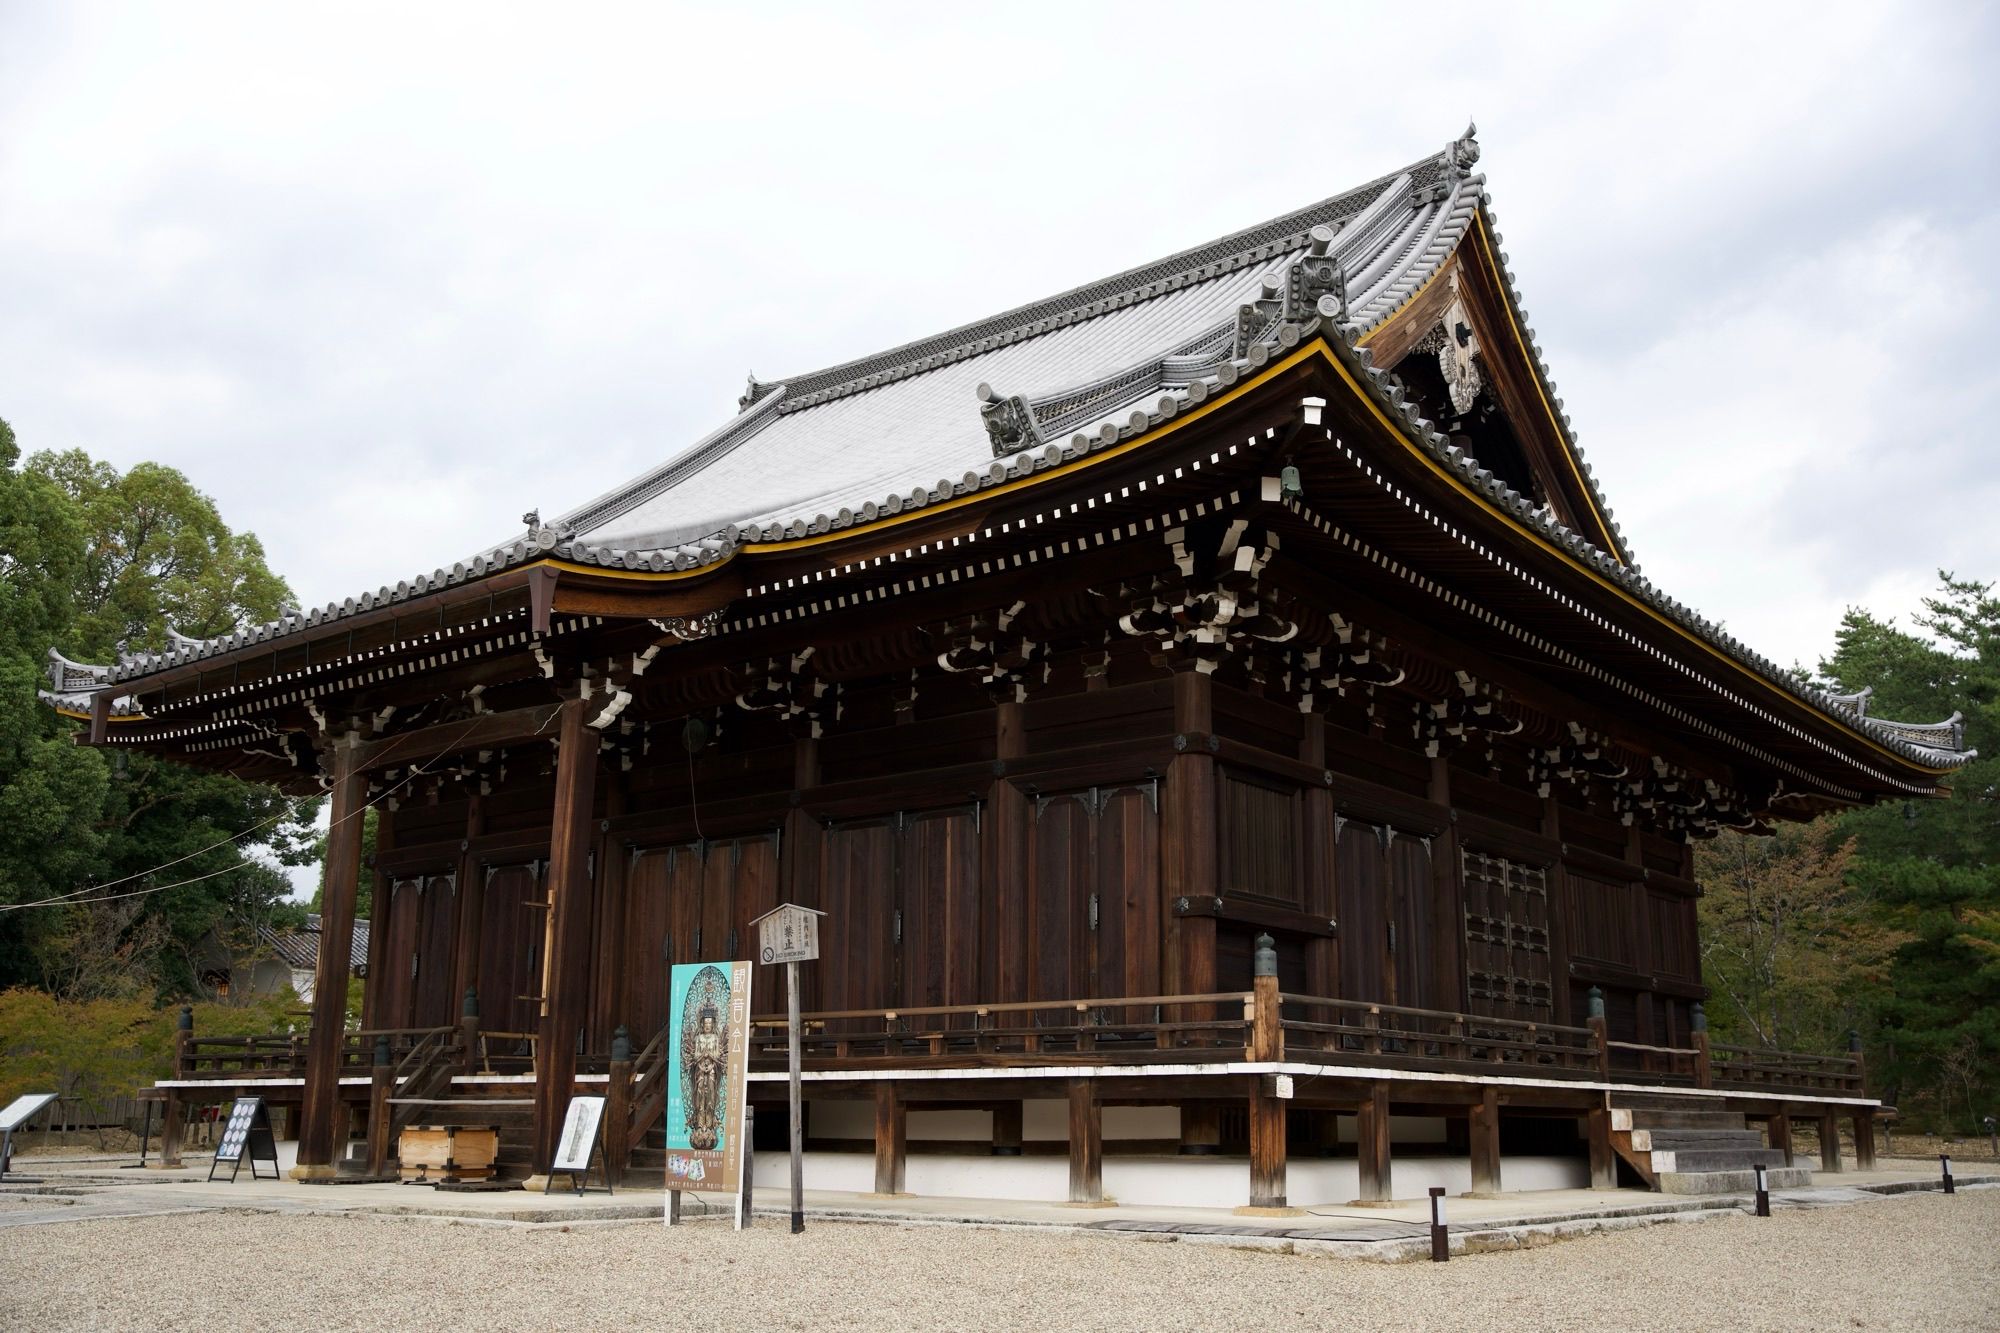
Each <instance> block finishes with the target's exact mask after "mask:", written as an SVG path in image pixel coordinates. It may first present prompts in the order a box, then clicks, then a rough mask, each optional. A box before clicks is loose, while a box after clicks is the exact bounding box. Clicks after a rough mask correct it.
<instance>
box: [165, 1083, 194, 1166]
mask: <svg viewBox="0 0 2000 1333" xmlns="http://www.w3.org/2000/svg"><path fill="white" fill-rule="evenodd" d="M186 1137H187V1100H186V1099H185V1098H184V1097H182V1096H181V1090H180V1089H179V1088H168V1089H167V1104H166V1106H165V1107H164V1108H163V1109H162V1111H161V1114H160V1160H159V1162H158V1166H159V1167H160V1169H161V1170H163V1171H168V1170H172V1169H173V1168H174V1167H177V1166H179V1165H180V1164H181V1140H182V1139H184V1138H186Z"/></svg>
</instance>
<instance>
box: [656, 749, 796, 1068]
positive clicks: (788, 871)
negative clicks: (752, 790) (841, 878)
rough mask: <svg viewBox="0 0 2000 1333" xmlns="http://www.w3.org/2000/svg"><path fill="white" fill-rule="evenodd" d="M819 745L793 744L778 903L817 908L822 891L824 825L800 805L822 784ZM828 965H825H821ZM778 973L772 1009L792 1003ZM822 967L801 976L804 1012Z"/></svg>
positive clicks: (781, 971)
mask: <svg viewBox="0 0 2000 1333" xmlns="http://www.w3.org/2000/svg"><path fill="white" fill-rule="evenodd" d="M819 780H820V774H819V742H818V741H816V740H814V739H812V738H811V737H810V736H801V737H796V738H794V740H793V741H792V801H793V804H792V807H791V808H790V809H789V810H787V811H785V822H784V824H783V825H782V826H781V828H780V830H779V833H778V884H779V892H778V901H780V902H789V903H797V904H798V905H799V906H801V907H817V906H818V905H819V901H820V892H819V838H820V824H819V821H818V820H816V819H814V818H813V817H812V815H811V814H810V813H809V812H808V811H806V810H805V809H804V808H803V806H802V805H800V804H799V802H801V801H803V800H804V799H805V793H807V792H808V791H811V790H812V789H813V788H814V787H817V786H818V785H819ZM821 966H822V967H823V966H825V965H824V964H822V965H821ZM770 970H771V971H774V972H776V973H778V978H777V980H776V982H775V983H774V987H773V989H772V991H771V996H770V1006H769V1007H770V1008H771V1009H772V1010H773V1011H776V1010H779V1009H782V1008H784V1007H785V1005H786V1004H787V1003H788V1001H787V1000H786V998H785V986H786V984H787V983H786V978H785V975H784V974H785V973H787V972H789V971H790V970H791V969H789V968H773V969H770ZM820 971H821V967H809V968H805V969H804V970H803V971H802V972H801V973H800V976H799V990H800V992H801V994H800V996H799V1007H800V1008H801V1009H802V1010H808V1009H812V1008H813V1007H814V1000H813V996H814V986H815V985H816V984H817V982H816V981H815V978H816V977H817V976H818V975H819V973H820ZM651 1040H652V1034H650V1033H648V1034H646V1035H645V1036H644V1037H643V1038H641V1041H642V1043H643V1042H645V1041H651Z"/></svg>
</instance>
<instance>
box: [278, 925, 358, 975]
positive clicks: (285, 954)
mask: <svg viewBox="0 0 2000 1333" xmlns="http://www.w3.org/2000/svg"><path fill="white" fill-rule="evenodd" d="M319 936H320V918H319V914H318V913H317V912H314V913H309V914H308V915H307V917H306V924H305V928H304V929H303V930H274V929H273V928H271V927H270V926H259V927H257V938H258V939H260V940H262V941H263V942H264V944H265V946H266V947H267V948H269V949H270V950H271V952H272V953H273V954H275V955H277V957H278V959H279V960H280V961H282V962H283V963H284V964H285V966H287V967H293V968H298V969H299V970H301V971H311V970H312V969H313V968H315V967H317V966H319ZM351 938H352V943H351V945H350V953H349V954H348V957H349V959H350V962H349V964H348V966H349V969H350V970H355V969H365V968H366V967H367V966H368V922H367V921H366V920H363V919H359V918H357V919H356V920H355V922H354V933H353V936H352V937H351Z"/></svg>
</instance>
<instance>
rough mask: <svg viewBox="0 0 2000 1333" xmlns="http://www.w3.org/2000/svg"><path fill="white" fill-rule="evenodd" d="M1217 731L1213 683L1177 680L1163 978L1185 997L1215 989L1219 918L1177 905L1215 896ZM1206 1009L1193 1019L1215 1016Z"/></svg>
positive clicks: (1164, 865)
mask: <svg viewBox="0 0 2000 1333" xmlns="http://www.w3.org/2000/svg"><path fill="white" fill-rule="evenodd" d="M1214 726H1215V714H1214V708H1213V704H1212V697H1211V692H1210V686H1209V678H1208V676H1207V675H1206V674H1204V673H1202V672H1200V671H1194V670H1184V671H1179V672H1176V673H1175V675H1174V729H1175V730H1176V731H1177V732H1178V733H1179V734H1180V735H1181V736H1182V737H1185V738H1186V740H1187V748H1186V749H1185V750H1182V751H1181V752H1180V753H1178V754H1176V755H1175V756H1174V758H1173V761H1172V762H1171V763H1169V764H1168V765H1167V775H1166V781H1165V783H1164V784H1163V786H1164V793H1165V799H1164V800H1163V802H1162V807H1163V810H1164V814H1165V820H1164V823H1163V826H1162V828H1161V829H1160V876H1161V880H1162V881H1163V887H1164V889H1165V892H1166V897H1167V917H1166V924H1167V930H1166V941H1165V957H1164V958H1163V959H1162V960H1161V961H1162V963H1163V964H1164V966H1163V967H1162V969H1161V975H1162V977H1163V978H1165V979H1166V980H1167V982H1168V983H1169V984H1170V985H1171V986H1173V987H1177V988H1178V993H1180V994H1182V995H1189V994H1202V993H1206V992H1209V991H1212V990H1214V989H1215V919H1214V918H1213V917H1211V916H1206V915H1196V916H1188V915H1182V914H1181V913H1180V912H1178V911H1176V910H1175V904H1176V903H1178V902H1179V901H1180V900H1181V899H1182V898H1187V899H1189V900H1191V901H1194V900H1202V899H1212V898H1213V897H1215V894H1216V874H1217V871H1216V818H1215V813H1216V812H1215V799H1216V798H1215V756H1214V755H1212V754H1211V753H1209V751H1208V748H1207V738H1208V737H1209V735H1210V734H1212V731H1213V728H1214ZM1207 1008H1208V1007H1207V1006H1200V1007H1194V1008H1190V1009H1188V1010H1187V1011H1186V1012H1185V1013H1184V1014H1183V1016H1184V1017H1188V1018H1197V1017H1213V1016H1214V1015H1213V1014H1212V1013H1207V1012H1205V1010H1206V1009H1207Z"/></svg>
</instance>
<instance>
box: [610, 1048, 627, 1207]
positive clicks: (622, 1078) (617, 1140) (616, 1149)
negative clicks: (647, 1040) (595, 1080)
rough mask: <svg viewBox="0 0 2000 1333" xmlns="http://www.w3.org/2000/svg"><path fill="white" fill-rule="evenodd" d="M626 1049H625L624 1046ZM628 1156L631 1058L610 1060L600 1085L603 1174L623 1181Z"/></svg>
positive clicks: (611, 1178)
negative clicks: (602, 1128)
mask: <svg viewBox="0 0 2000 1333" xmlns="http://www.w3.org/2000/svg"><path fill="white" fill-rule="evenodd" d="M627 1049H629V1048H627ZM631 1158H632V1061H631V1060H629V1059H625V1060H613V1061H612V1062H611V1074H610V1078H609V1079H608V1080H607V1081H606V1083H605V1085H604V1175H605V1179H606V1180H607V1181H610V1180H623V1179H624V1178H625V1165H626V1163H627V1162H629V1161H630V1160H631Z"/></svg>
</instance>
